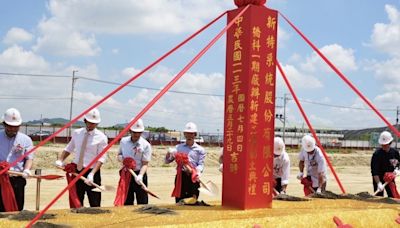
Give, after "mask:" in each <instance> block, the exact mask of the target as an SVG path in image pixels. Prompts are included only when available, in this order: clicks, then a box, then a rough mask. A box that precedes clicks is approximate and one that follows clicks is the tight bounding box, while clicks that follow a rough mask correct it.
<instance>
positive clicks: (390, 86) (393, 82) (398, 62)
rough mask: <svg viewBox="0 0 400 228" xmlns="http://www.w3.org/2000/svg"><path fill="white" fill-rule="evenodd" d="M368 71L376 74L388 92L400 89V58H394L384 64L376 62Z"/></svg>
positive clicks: (383, 62)
mask: <svg viewBox="0 0 400 228" xmlns="http://www.w3.org/2000/svg"><path fill="white" fill-rule="evenodd" d="M368 69H371V70H373V71H374V72H375V75H376V77H377V78H378V79H379V80H380V83H381V84H382V86H383V88H384V89H385V90H386V91H391V90H399V89H400V76H399V69H400V58H392V59H389V60H386V61H382V62H375V63H374V64H372V65H371V66H370V67H369V68H368Z"/></svg>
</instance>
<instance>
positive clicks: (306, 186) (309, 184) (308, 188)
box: [301, 177, 313, 196]
mask: <svg viewBox="0 0 400 228" xmlns="http://www.w3.org/2000/svg"><path fill="white" fill-rule="evenodd" d="M301 184H302V185H304V188H303V191H304V195H305V196H308V195H310V194H312V193H313V191H311V188H312V180H309V179H308V178H307V177H303V178H301Z"/></svg>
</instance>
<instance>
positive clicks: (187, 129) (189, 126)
mask: <svg viewBox="0 0 400 228" xmlns="http://www.w3.org/2000/svg"><path fill="white" fill-rule="evenodd" d="M183 132H189V133H196V132H197V126H196V124H194V123H193V122H189V123H187V124H186V125H185V129H184V130H183Z"/></svg>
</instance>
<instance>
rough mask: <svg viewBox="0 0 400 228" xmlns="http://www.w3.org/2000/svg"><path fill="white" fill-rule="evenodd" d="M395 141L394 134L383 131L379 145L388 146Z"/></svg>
mask: <svg viewBox="0 0 400 228" xmlns="http://www.w3.org/2000/svg"><path fill="white" fill-rule="evenodd" d="M392 141H393V137H392V134H390V132H388V131H383V132H382V133H381V135H380V136H379V140H378V142H379V144H380V145H387V144H389V143H391V142H392Z"/></svg>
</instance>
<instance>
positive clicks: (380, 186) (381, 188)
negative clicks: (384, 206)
mask: <svg viewBox="0 0 400 228" xmlns="http://www.w3.org/2000/svg"><path fill="white" fill-rule="evenodd" d="M384 189H385V186H383V184H382V183H381V182H380V181H379V183H378V191H380V192H381V191H383V190H384Z"/></svg>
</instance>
